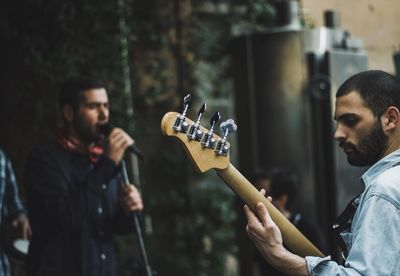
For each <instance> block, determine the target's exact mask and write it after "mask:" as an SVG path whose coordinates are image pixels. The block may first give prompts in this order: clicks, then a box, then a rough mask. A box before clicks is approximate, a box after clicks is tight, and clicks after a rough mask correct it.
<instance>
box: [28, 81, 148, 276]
mask: <svg viewBox="0 0 400 276" xmlns="http://www.w3.org/2000/svg"><path fill="white" fill-rule="evenodd" d="M59 103H60V111H61V114H62V118H63V126H62V128H60V129H59V130H58V132H57V133H56V135H55V139H54V140H53V141H51V142H49V143H46V144H42V145H39V146H37V147H35V148H34V149H33V151H32V152H31V154H30V156H29V158H28V160H27V163H26V169H25V176H24V178H25V184H26V187H27V204H28V212H29V215H30V220H31V224H32V232H33V236H32V240H31V244H30V248H29V253H28V263H27V272H28V275H29V276H46V275H57V276H63V275H65V276H79V275H82V276H86V275H93V276H94V275H96V276H100V275H107V276H113V275H116V257H115V253H114V248H113V247H114V245H113V235H114V234H124V233H131V232H132V231H134V225H133V223H132V221H131V220H130V217H129V216H128V215H129V212H137V211H141V210H142V209H143V204H142V199H141V196H140V194H139V192H138V191H137V190H136V188H135V187H134V186H133V185H129V186H127V185H122V182H123V179H122V177H121V168H120V163H121V160H122V158H123V156H124V153H125V151H126V149H127V148H128V147H129V146H131V145H132V144H133V139H132V138H131V137H130V136H129V135H128V134H127V133H126V132H124V131H123V130H122V129H120V128H114V129H112V130H111V132H110V133H109V134H107V135H104V134H102V131H101V128H102V126H103V125H104V124H106V123H108V120H109V103H108V96H107V92H106V89H105V86H104V85H103V84H102V83H101V82H100V81H97V80H92V79H74V80H70V81H68V82H66V83H65V84H64V85H63V86H62V89H61V93H60V96H59Z"/></svg>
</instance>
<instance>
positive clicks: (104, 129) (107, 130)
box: [99, 123, 143, 159]
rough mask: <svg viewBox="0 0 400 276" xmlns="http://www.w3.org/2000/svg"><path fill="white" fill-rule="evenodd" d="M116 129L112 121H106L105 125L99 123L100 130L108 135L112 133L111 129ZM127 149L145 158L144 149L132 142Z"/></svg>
mask: <svg viewBox="0 0 400 276" xmlns="http://www.w3.org/2000/svg"><path fill="white" fill-rule="evenodd" d="M113 129H114V126H113V125H112V124H111V123H106V124H104V125H99V130H100V132H101V133H102V134H104V135H105V136H107V137H108V135H110V133H111V131H112V130H113ZM127 150H128V151H129V152H131V153H133V154H136V155H137V157H139V158H140V159H143V153H142V151H141V150H140V149H139V148H138V147H137V146H136V145H135V144H132V145H130V146H129V147H128V148H127Z"/></svg>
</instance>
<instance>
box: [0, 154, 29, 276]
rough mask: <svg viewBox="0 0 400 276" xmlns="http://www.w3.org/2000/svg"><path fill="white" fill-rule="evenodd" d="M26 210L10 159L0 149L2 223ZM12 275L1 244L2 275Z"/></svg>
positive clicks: (0, 264)
mask: <svg viewBox="0 0 400 276" xmlns="http://www.w3.org/2000/svg"><path fill="white" fill-rule="evenodd" d="M22 211H24V207H23V205H22V203H21V200H20V199H19V194H18V186H17V182H16V180H15V176H14V171H13V168H12V165H11V162H10V160H9V159H8V158H7V156H6V155H5V154H4V152H3V151H2V150H0V212H1V215H0V225H2V226H3V224H4V223H6V222H7V220H9V219H10V218H12V217H14V216H16V215H17V214H18V213H20V212H22ZM3 275H4V276H9V275H10V264H9V262H8V258H7V256H6V255H5V254H4V245H3V244H1V246H0V276H3Z"/></svg>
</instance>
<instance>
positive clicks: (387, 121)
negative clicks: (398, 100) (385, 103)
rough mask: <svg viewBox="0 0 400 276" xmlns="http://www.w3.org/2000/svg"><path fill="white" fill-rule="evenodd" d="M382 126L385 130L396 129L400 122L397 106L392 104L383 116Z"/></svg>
mask: <svg viewBox="0 0 400 276" xmlns="http://www.w3.org/2000/svg"><path fill="white" fill-rule="evenodd" d="M381 122H382V128H383V130H384V131H391V130H393V129H395V128H396V127H397V126H398V125H399V122H400V112H399V110H398V109H397V107H394V106H390V107H389V108H388V109H387V110H386V111H385V113H383V115H382V117H381Z"/></svg>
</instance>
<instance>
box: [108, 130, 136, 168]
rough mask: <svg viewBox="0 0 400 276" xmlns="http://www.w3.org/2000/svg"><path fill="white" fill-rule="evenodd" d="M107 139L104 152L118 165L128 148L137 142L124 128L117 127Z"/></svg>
mask: <svg viewBox="0 0 400 276" xmlns="http://www.w3.org/2000/svg"><path fill="white" fill-rule="evenodd" d="M106 140H107V142H106V145H105V149H104V150H105V152H104V153H105V155H106V156H108V157H109V158H110V159H111V160H113V161H114V162H115V164H117V165H118V164H119V163H120V162H121V160H122V158H123V157H124V153H125V151H126V149H127V148H128V147H129V146H131V145H133V143H134V142H135V141H134V140H133V139H132V137H130V136H129V135H128V134H127V133H126V132H125V131H124V130H122V129H121V128H117V127H115V128H113V129H112V130H111V132H110V134H109V135H108V137H106Z"/></svg>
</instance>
